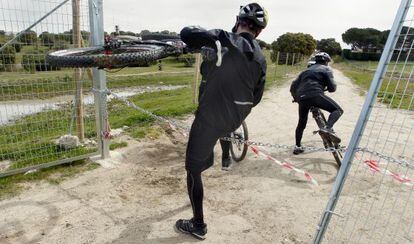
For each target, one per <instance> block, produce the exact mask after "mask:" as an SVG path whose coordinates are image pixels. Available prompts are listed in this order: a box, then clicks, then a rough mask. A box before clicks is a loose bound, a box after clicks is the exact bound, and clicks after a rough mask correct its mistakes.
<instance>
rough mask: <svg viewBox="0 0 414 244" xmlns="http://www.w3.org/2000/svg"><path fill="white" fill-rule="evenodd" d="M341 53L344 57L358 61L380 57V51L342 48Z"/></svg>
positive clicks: (375, 59) (376, 59)
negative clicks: (353, 50)
mask: <svg viewBox="0 0 414 244" xmlns="http://www.w3.org/2000/svg"><path fill="white" fill-rule="evenodd" d="M342 55H343V57H344V58H345V59H349V60H358V61H378V60H380V58H381V53H364V52H352V51H351V50H350V49H344V50H342Z"/></svg>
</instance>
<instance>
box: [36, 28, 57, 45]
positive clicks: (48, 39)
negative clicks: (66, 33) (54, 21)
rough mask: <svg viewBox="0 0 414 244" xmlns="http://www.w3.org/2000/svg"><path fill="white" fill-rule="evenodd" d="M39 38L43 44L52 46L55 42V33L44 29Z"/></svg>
mask: <svg viewBox="0 0 414 244" xmlns="http://www.w3.org/2000/svg"><path fill="white" fill-rule="evenodd" d="M39 39H40V41H41V43H42V44H43V45H45V46H48V47H51V46H53V45H54V43H55V34H51V33H49V32H47V31H44V32H42V34H40V35H39Z"/></svg>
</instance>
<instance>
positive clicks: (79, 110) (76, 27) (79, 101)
mask: <svg viewBox="0 0 414 244" xmlns="http://www.w3.org/2000/svg"><path fill="white" fill-rule="evenodd" d="M72 20H73V27H72V38H73V45H74V46H75V47H77V48H78V47H81V46H82V36H81V30H80V0H72ZM81 73H82V70H81V69H80V68H75V71H74V80H75V82H76V93H75V106H76V131H77V135H78V138H79V140H80V141H83V140H84V139H85V125H84V121H83V117H84V116H83V94H82V81H81V78H82V77H81V76H82V75H81Z"/></svg>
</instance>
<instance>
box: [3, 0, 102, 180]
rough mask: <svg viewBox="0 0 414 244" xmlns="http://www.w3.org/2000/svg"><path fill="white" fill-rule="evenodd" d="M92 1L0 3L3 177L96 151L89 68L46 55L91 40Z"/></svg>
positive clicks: (12, 0) (5, 0)
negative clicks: (66, 65)
mask: <svg viewBox="0 0 414 244" xmlns="http://www.w3.org/2000/svg"><path fill="white" fill-rule="evenodd" d="M88 5H89V3H88V1H86V0H70V1H63V0H0V45H2V46H3V47H2V50H1V49H0V50H1V51H0V176H6V175H10V174H14V173H17V172H21V171H27V170H30V169H34V168H38V167H48V166H52V165H56V164H60V163H64V162H70V161H74V160H78V159H82V158H86V157H89V156H91V155H95V154H97V153H98V146H97V144H98V143H99V138H97V129H96V121H97V120H96V118H97V117H96V111H95V107H94V94H93V92H92V80H91V76H90V75H89V73H91V72H88V71H87V70H74V69H61V68H59V67H53V66H51V65H49V64H48V63H47V62H46V60H45V55H46V53H47V52H49V51H52V50H60V49H65V48H71V47H76V46H88V45H89V39H90V30H89V29H90V28H89V25H90V23H89V8H88ZM53 10H54V11H53ZM31 26H33V27H32V28H31V29H30V30H26V29H27V28H29V27H31ZM25 30H26V31H25ZM73 30H75V33H74V31H73ZM76 30H79V31H80V34H81V36H80V38H78V35H76ZM22 31H24V32H22ZM16 37H17V38H16ZM13 39H14V40H13ZM11 40H13V42H11V43H9V44H8V45H5V44H6V43H8V42H10V41H11ZM0 48H1V47H0Z"/></svg>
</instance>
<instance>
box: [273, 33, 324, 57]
mask: <svg viewBox="0 0 414 244" xmlns="http://www.w3.org/2000/svg"><path fill="white" fill-rule="evenodd" d="M271 47H272V55H271V59H272V61H273V62H276V59H277V53H278V52H281V53H295V54H302V55H305V56H309V55H311V54H312V53H313V52H314V51H315V48H316V40H315V39H314V38H313V37H312V36H311V35H309V34H305V33H290V32H288V33H286V34H283V35H281V36H279V38H277V40H276V41H274V42H272V44H271ZM284 56H286V57H287V55H281V56H279V63H282V64H283V63H285V61H286V60H283V57H284Z"/></svg>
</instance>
